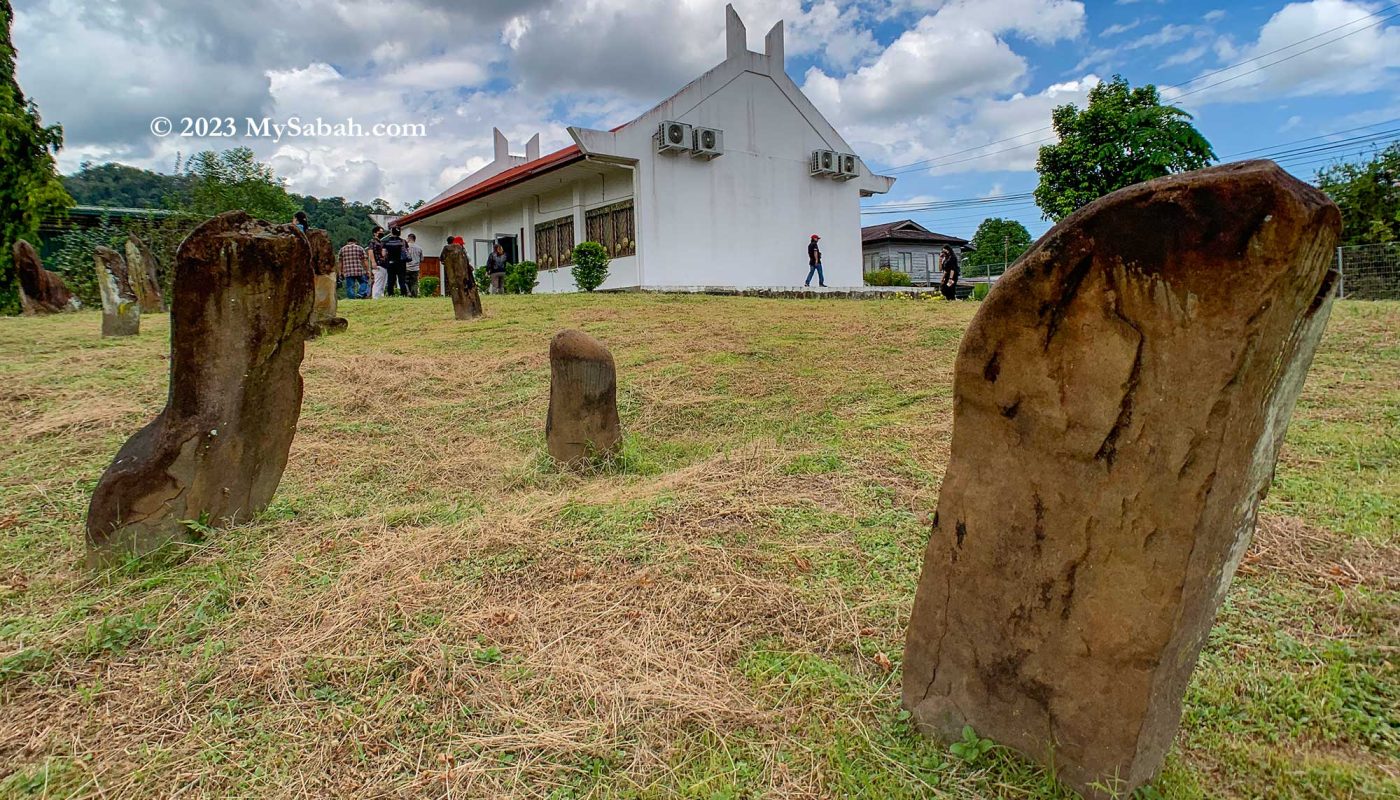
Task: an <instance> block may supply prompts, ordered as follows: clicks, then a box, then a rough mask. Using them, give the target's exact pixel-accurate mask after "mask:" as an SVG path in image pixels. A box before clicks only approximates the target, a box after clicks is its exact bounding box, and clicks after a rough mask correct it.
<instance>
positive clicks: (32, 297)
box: [12, 239, 81, 315]
mask: <svg viewBox="0 0 1400 800" xmlns="http://www.w3.org/2000/svg"><path fill="white" fill-rule="evenodd" d="M12 254H13V256H14V262H15V273H16V274H17V275H18V276H19V305H20V310H21V311H22V312H23V313H25V314H30V315H33V314H56V313H58V312H60V311H76V310H77V309H78V307H79V306H80V305H81V304H80V303H79V302H78V298H76V297H74V296H73V293H72V292H70V291H68V287H67V286H66V285H65V284H64V283H63V278H60V277H59V276H58V273H55V272H49V271H48V270H46V269H44V264H43V262H42V261H40V260H39V253H38V252H36V251H35V250H34V245H32V244H30V243H29V242H26V241H25V240H23V239H17V240H15V246H14V248H13V250H12Z"/></svg>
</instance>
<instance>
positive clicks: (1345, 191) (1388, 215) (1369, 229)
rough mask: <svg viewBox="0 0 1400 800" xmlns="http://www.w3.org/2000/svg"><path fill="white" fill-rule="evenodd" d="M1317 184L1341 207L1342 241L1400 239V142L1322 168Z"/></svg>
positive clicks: (1371, 241) (1374, 241)
mask: <svg viewBox="0 0 1400 800" xmlns="http://www.w3.org/2000/svg"><path fill="white" fill-rule="evenodd" d="M1317 186H1318V188H1320V189H1322V191H1324V192H1326V193H1327V195H1328V196H1329V197H1331V198H1332V202H1334V203H1336V204H1337V207H1338V208H1340V209H1341V210H1342V244H1345V245H1354V244H1382V243H1385V242H1395V241H1400V143H1395V144H1392V145H1390V146H1389V147H1387V148H1386V149H1384V150H1382V151H1380V152H1378V153H1376V154H1375V155H1373V156H1372V157H1371V159H1370V160H1369V161H1365V162H1362V163H1359V164H1356V163H1346V164H1334V165H1332V166H1330V167H1327V168H1325V169H1323V170H1321V171H1319V172H1318V173H1317Z"/></svg>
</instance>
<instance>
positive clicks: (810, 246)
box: [802, 233, 826, 288]
mask: <svg viewBox="0 0 1400 800" xmlns="http://www.w3.org/2000/svg"><path fill="white" fill-rule="evenodd" d="M821 238H822V237H820V236H818V235H816V234H815V233H814V234H812V239H811V241H809V242H808V243H807V280H806V282H805V283H803V284H802V285H803V286H811V285H812V276H813V275H816V276H817V285H818V286H821V287H823V288H825V287H826V275H824V274H822V248H821V246H820V245H819V244H817V243H818V242H820V241H821Z"/></svg>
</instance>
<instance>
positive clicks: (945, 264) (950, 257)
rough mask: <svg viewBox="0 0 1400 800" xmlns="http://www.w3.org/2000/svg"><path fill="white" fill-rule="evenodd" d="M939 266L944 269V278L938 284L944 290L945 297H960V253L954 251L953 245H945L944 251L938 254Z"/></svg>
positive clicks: (953, 298)
mask: <svg viewBox="0 0 1400 800" xmlns="http://www.w3.org/2000/svg"><path fill="white" fill-rule="evenodd" d="M938 267H939V269H941V270H943V280H942V281H941V282H940V283H939V284H938V288H939V290H940V291H942V292H943V297H944V299H947V300H956V299H958V273H959V272H960V271H961V270H959V269H958V254H957V253H955V252H953V247H952V245H946V244H945V245H943V252H942V253H939V255H938Z"/></svg>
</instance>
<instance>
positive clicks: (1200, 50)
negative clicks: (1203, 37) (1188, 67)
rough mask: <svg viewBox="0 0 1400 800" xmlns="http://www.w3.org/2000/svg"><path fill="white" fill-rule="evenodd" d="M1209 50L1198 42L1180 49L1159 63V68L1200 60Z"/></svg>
mask: <svg viewBox="0 0 1400 800" xmlns="http://www.w3.org/2000/svg"><path fill="white" fill-rule="evenodd" d="M1209 50H1210V48H1209V47H1207V46H1206V45H1203V44H1198V45H1196V46H1195V47H1191V48H1188V49H1186V50H1182V51H1180V52H1178V53H1175V54H1173V55H1172V56H1170V57H1168V58H1167V59H1166V60H1165V61H1163V62H1162V63H1161V64H1160V65H1159V68H1160V69H1166V68H1167V67H1178V66H1181V65H1182V64H1190V63H1192V62H1195V61H1200V60H1201V57H1202V56H1204V55H1205V54H1206V53H1207V52H1208V51H1209Z"/></svg>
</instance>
